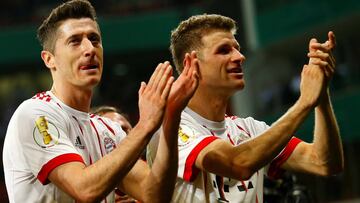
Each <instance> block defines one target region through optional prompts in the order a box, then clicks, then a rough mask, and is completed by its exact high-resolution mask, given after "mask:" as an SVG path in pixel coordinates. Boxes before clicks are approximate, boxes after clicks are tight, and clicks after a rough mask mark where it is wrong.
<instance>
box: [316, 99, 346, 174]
mask: <svg viewBox="0 0 360 203" xmlns="http://www.w3.org/2000/svg"><path fill="white" fill-rule="evenodd" d="M313 149H314V153H315V154H316V155H315V156H314V157H316V159H317V160H316V163H317V164H319V165H320V166H323V167H324V168H325V171H327V173H325V174H333V173H337V172H339V171H341V170H342V169H343V167H344V158H343V149H342V143H341V138H340V131H339V127H338V124H337V121H336V118H335V114H334V111H333V108H332V105H331V101H330V97H329V93H328V92H326V94H325V95H324V96H323V99H322V100H321V102H320V103H319V105H318V106H317V107H316V108H315V131H314V142H313Z"/></svg>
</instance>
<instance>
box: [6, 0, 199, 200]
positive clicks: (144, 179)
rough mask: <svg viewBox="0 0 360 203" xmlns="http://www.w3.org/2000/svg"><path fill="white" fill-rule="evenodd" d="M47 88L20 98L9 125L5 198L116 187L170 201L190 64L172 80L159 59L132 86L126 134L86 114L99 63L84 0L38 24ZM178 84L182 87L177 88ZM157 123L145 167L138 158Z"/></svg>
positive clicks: (94, 193) (85, 193) (108, 192)
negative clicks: (133, 114)
mask: <svg viewBox="0 0 360 203" xmlns="http://www.w3.org/2000/svg"><path fill="white" fill-rule="evenodd" d="M38 38H39V41H40V43H41V45H42V47H43V50H42V51H41V58H42V60H43V61H44V64H45V65H46V67H47V68H48V69H49V70H50V73H51V76H52V80H53V85H52V88H51V90H49V91H46V92H43V93H38V94H36V95H35V96H34V97H32V98H31V99H28V100H26V101H24V102H23V103H22V104H21V105H20V106H19V107H18V108H17V110H16V111H15V113H14V114H13V116H12V118H11V120H10V123H9V125H8V129H7V133H6V137H5V142H4V148H3V165H4V172H5V182H6V188H7V192H8V196H9V200H10V202H45V203H46V202H64V203H65V202H66V203H67V202H107V203H108V202H114V194H113V192H114V190H115V188H120V189H121V190H122V191H124V192H125V193H126V194H129V195H131V196H132V197H134V198H136V199H138V200H140V201H142V202H168V201H169V200H170V199H171V195H172V193H173V188H174V184H175V178H176V171H177V160H178V150H177V139H176V136H177V130H178V127H179V122H180V114H181V111H182V110H183V108H184V107H185V106H186V105H187V102H188V100H189V99H190V97H191V96H192V94H193V93H194V91H195V89H196V87H197V81H198V77H197V70H196V69H195V68H194V66H191V67H190V66H188V67H185V69H186V71H184V72H183V74H181V75H180V77H179V78H178V79H177V80H176V81H175V82H174V77H173V76H172V67H171V66H170V63H169V62H165V63H159V64H158V66H157V68H156V69H155V71H154V73H153V74H152V76H151V77H150V79H149V81H148V83H145V82H142V83H141V85H140V89H139V91H138V96H139V101H138V105H139V112H140V113H139V121H138V123H137V124H136V125H135V126H134V128H133V129H132V130H131V131H130V132H129V134H128V135H126V133H125V132H124V130H123V129H122V128H121V126H120V125H119V124H118V123H117V122H112V121H111V120H109V119H102V118H101V117H99V116H96V115H93V114H92V115H90V114H89V113H88V112H89V110H90V105H91V99H92V95H93V89H94V87H95V86H96V85H97V84H98V83H99V82H100V78H101V75H102V70H103V47H102V38H101V32H100V28H99V25H98V23H97V21H96V13H95V10H94V8H93V7H92V5H91V4H90V3H89V2H88V1H85V0H72V1H68V2H66V3H63V4H61V5H59V6H58V7H56V8H55V9H53V10H52V11H51V13H50V15H49V16H48V17H47V18H46V19H45V20H44V21H43V23H42V24H41V26H40V27H39V29H38ZM180 91H181V94H180ZM160 125H162V128H161V138H160V144H159V149H158V151H159V155H158V156H157V159H156V160H155V163H154V165H153V167H152V168H151V169H149V168H148V167H147V165H146V164H145V163H144V162H143V161H138V159H139V157H140V155H141V153H142V152H143V150H144V148H145V146H146V145H147V143H148V141H149V140H150V138H151V136H152V135H153V134H154V132H155V131H156V130H157V129H158V128H159V127H160Z"/></svg>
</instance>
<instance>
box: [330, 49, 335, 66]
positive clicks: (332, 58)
mask: <svg viewBox="0 0 360 203" xmlns="http://www.w3.org/2000/svg"><path fill="white" fill-rule="evenodd" d="M329 59H330V60H329V62H330V65H331V66H332V67H334V69H335V64H336V60H335V57H334V55H333V53H332V52H330V54H329Z"/></svg>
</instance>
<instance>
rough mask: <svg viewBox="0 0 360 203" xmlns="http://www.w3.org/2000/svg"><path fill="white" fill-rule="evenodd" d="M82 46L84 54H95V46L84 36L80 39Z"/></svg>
mask: <svg viewBox="0 0 360 203" xmlns="http://www.w3.org/2000/svg"><path fill="white" fill-rule="evenodd" d="M82 47H83V51H84V55H85V56H87V57H88V56H93V55H94V54H95V47H94V45H93V43H92V42H91V41H90V40H89V39H88V38H84V39H83V40H82Z"/></svg>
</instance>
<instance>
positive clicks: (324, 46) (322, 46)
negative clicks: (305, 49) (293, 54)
mask: <svg viewBox="0 0 360 203" xmlns="http://www.w3.org/2000/svg"><path fill="white" fill-rule="evenodd" d="M329 46H330V45H329V41H326V42H325V43H322V44H321V43H314V44H311V49H312V50H313V51H314V50H315V51H316V50H320V51H322V52H326V53H329V52H330V50H331V49H330V48H329Z"/></svg>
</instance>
